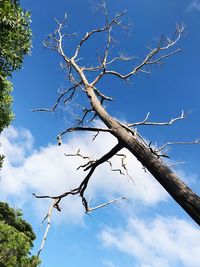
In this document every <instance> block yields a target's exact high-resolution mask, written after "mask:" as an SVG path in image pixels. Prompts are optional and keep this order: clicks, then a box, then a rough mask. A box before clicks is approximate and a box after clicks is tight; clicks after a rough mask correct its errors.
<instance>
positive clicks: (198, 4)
mask: <svg viewBox="0 0 200 267" xmlns="http://www.w3.org/2000/svg"><path fill="white" fill-rule="evenodd" d="M191 10H198V11H200V0H192V1H191V3H190V4H189V6H188V7H187V11H191Z"/></svg>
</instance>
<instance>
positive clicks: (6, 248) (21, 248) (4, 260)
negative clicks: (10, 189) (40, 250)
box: [0, 202, 40, 267]
mask: <svg viewBox="0 0 200 267" xmlns="http://www.w3.org/2000/svg"><path fill="white" fill-rule="evenodd" d="M34 239H35V234H34V232H33V229H32V227H31V225H30V224H29V223H27V222H26V221H25V220H23V218H22V212H21V210H18V209H13V208H10V207H9V206H8V204H7V203H3V202H0V267H16V266H17V267H27V266H28V267H36V266H38V264H39V263H40V260H39V259H38V258H37V257H36V256H31V255H30V252H29V251H30V249H31V248H32V246H33V240H34Z"/></svg>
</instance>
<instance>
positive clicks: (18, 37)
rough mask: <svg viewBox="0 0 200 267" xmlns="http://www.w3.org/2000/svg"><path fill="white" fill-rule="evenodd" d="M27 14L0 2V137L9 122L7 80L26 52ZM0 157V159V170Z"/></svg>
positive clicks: (15, 4)
mask: <svg viewBox="0 0 200 267" xmlns="http://www.w3.org/2000/svg"><path fill="white" fill-rule="evenodd" d="M30 21H31V20H30V12H26V11H23V9H22V8H21V6H20V3H19V1H17V0H0V133H1V132H2V131H3V129H4V128H5V127H8V126H9V124H10V122H11V121H12V119H13V113H12V96H11V95H10V93H11V91H12V87H13V86H12V83H11V82H10V81H8V80H7V77H8V76H11V73H12V72H13V71H14V70H17V69H20V68H21V67H22V63H23V59H24V56H25V55H26V54H28V53H29V52H30V48H31V29H30ZM3 158H4V155H0V169H1V167H2V163H3Z"/></svg>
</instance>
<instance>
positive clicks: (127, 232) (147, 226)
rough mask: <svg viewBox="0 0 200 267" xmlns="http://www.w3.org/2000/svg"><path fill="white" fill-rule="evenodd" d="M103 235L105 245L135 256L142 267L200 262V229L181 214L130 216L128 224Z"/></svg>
mask: <svg viewBox="0 0 200 267" xmlns="http://www.w3.org/2000/svg"><path fill="white" fill-rule="evenodd" d="M100 239H101V241H102V243H103V245H104V246H105V247H107V248H108V247H114V248H117V249H118V250H119V251H121V252H124V253H127V254H129V255H131V256H133V257H134V259H135V260H136V261H137V262H138V264H139V266H141V267H144V266H145V267H147V266H148V267H161V266H162V267H175V266H182V267H188V266H190V267H198V266H200V257H199V253H200V244H199V240H200V231H199V229H197V227H195V226H193V225H192V224H190V223H188V222H186V221H184V220H180V219H177V218H163V217H156V218H154V219H153V220H152V221H150V220H148V221H143V220H142V219H138V218H133V219H129V221H128V224H127V226H126V227H123V228H117V229H112V228H105V229H104V230H102V232H101V234H100Z"/></svg>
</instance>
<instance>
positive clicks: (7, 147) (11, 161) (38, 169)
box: [0, 127, 167, 222]
mask: <svg viewBox="0 0 200 267" xmlns="http://www.w3.org/2000/svg"><path fill="white" fill-rule="evenodd" d="M91 139H92V138H91V134H89V133H87V134H81V135H75V134H72V135H71V138H70V139H68V140H67V141H66V142H63V145H62V146H61V147H59V146H57V144H55V145H52V144H49V145H48V146H47V147H42V148H39V149H34V147H33V144H34V138H33V136H32V135H31V133H30V131H28V130H27V129H16V128H14V127H10V128H9V129H7V130H6V131H4V133H3V134H2V136H1V139H0V142H1V143H2V147H1V149H2V150H3V151H2V153H4V154H5V155H6V159H5V163H4V168H3V169H2V171H1V188H0V194H1V197H2V198H4V199H5V200H6V199H8V198H9V197H12V198H15V199H16V201H22V202H24V204H26V202H27V201H30V196H31V193H32V192H35V193H37V194H42V195H43V194H44V195H46V194H47V195H57V194H60V193H63V192H64V191H68V190H70V189H72V188H74V187H76V186H77V185H79V183H80V181H81V180H82V179H83V177H84V175H85V172H84V171H82V170H79V171H77V170H76V168H77V167H78V166H79V165H80V164H83V162H84V161H83V159H81V158H79V157H65V156H64V153H76V151H77V150H78V149H79V148H80V150H81V153H82V154H83V155H90V156H91V157H93V158H94V157H98V158H99V157H100V156H101V155H103V154H104V153H105V152H108V151H109V149H111V148H112V146H114V145H115V143H116V140H115V138H113V137H112V136H110V135H108V134H102V135H99V136H98V137H97V138H96V140H95V141H94V142H91ZM124 152H125V151H124ZM125 153H126V155H127V167H128V169H129V172H130V175H131V177H132V178H133V179H134V181H135V183H133V182H132V181H128V177H126V176H123V175H119V173H118V172H112V171H110V167H109V164H107V163H105V164H104V165H103V166H101V167H99V168H98V169H97V170H96V173H95V175H94V177H92V178H91V182H90V184H89V186H88V189H87V192H86V194H87V195H88V196H90V197H91V198H92V200H93V201H94V200H99V201H102V199H106V200H108V199H112V198H113V197H116V196H119V195H121V196H122V195H127V196H128V199H129V201H130V202H135V201H139V202H140V205H155V204H157V203H159V202H160V201H165V200H166V199H167V194H166V192H165V191H164V189H162V188H161V186H160V185H159V184H158V183H157V182H156V181H155V180H154V178H152V176H151V175H150V174H149V173H148V172H147V173H145V172H144V170H143V169H142V166H141V164H140V163H139V162H138V161H137V160H136V159H135V158H134V157H133V156H132V155H131V154H130V153H128V152H125ZM112 162H113V168H118V167H119V165H120V164H121V161H120V159H119V158H118V157H115V158H114V159H113V161H112ZM99 196H101V197H99ZM44 202H45V203H47V201H45V200H35V199H34V200H33V199H32V203H34V207H35V209H36V210H37V213H38V210H41V211H42V213H43V212H44V209H45V207H46V208H47V206H46V205H44V204H39V203H44ZM97 202H98V201H96V203H97ZM98 204H100V203H99V202H98ZM40 205H41V206H40ZM62 206H63V212H62V214H63V215H62V216H60V217H59V218H63V220H65V221H74V222H80V221H81V218H82V216H83V207H82V205H81V201H80V199H79V198H77V197H75V198H68V199H66V200H64V202H63V203H62ZM66 214H67V216H66ZM59 215H60V214H59ZM41 216H44V213H43V214H41ZM56 217H58V216H56ZM59 220H62V219H59Z"/></svg>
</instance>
